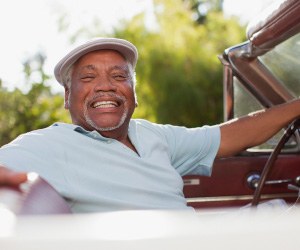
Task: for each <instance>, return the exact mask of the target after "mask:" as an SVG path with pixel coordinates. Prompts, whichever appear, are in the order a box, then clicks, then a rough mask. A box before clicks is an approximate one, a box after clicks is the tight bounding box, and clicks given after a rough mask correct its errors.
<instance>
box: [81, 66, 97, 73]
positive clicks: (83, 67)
mask: <svg viewBox="0 0 300 250" xmlns="http://www.w3.org/2000/svg"><path fill="white" fill-rule="evenodd" d="M84 69H89V70H96V66H95V65H93V64H89V65H85V66H82V67H81V68H80V69H79V70H78V71H79V72H81V71H82V70H84Z"/></svg>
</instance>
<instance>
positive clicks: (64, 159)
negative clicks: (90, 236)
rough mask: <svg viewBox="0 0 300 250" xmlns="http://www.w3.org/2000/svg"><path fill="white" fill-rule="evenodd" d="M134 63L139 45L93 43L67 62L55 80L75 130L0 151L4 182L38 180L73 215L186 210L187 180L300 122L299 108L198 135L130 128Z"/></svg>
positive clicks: (53, 130)
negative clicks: (34, 175) (30, 176)
mask: <svg viewBox="0 0 300 250" xmlns="http://www.w3.org/2000/svg"><path fill="white" fill-rule="evenodd" d="M137 58H138V52H137V49H136V47H135V46H134V45H133V44H131V43H130V42H128V41H126V40H122V39H116V38H96V39H93V40H90V41H88V42H86V43H84V44H82V45H80V46H78V47H76V48H74V49H73V50H71V51H70V52H69V53H68V54H67V55H66V56H65V57H63V58H62V59H61V60H60V61H59V63H58V64H57V65H56V67H55V70H54V72H55V77H56V79H57V81H58V82H59V83H60V84H62V85H63V87H64V89H65V108H66V109H68V110H69V112H70V115H71V118H72V124H65V123H55V124H53V125H52V126H50V127H48V128H44V129H41V130H36V131H32V132H29V133H26V134H24V135H21V136H19V137H18V138H16V139H15V140H14V141H12V142H11V143H9V144H7V145H5V146H3V147H2V148H1V149H0V165H1V166H2V167H1V168H0V183H2V185H12V186H16V185H19V184H20V183H22V182H24V181H26V173H27V172H32V171H33V172H36V173H38V174H39V175H40V176H42V177H43V178H44V179H46V180H47V181H48V182H49V183H50V184H51V185H52V186H53V187H54V188H55V189H56V190H57V191H58V192H59V193H60V194H61V195H62V196H63V197H64V198H65V199H66V200H67V201H68V203H69V205H70V207H71V209H72V211H73V212H99V211H114V210H125V209H180V210H185V209H189V207H188V206H187V205H186V201H185V198H184V195H183V182H182V178H181V176H183V175H186V174H199V175H210V173H211V170H212V165H213V161H214V159H215V158H216V157H224V156H230V155H233V154H235V153H237V152H239V151H241V150H244V149H246V148H248V147H251V146H254V145H258V144H260V143H262V142H264V141H265V140H267V139H268V138H270V137H271V136H272V135H274V134H275V133H276V132H277V131H279V130H280V129H281V128H282V127H283V126H285V125H286V124H287V123H289V122H291V121H292V120H293V119H295V118H296V117H298V116H299V114H300V105H299V100H295V101H292V102H290V103H287V104H283V105H280V106H277V107H274V108H271V109H269V110H267V111H259V112H256V113H254V114H251V115H248V116H245V117H242V118H240V119H236V120H232V121H230V122H227V123H223V124H220V125H216V126H204V127H199V128H192V129H187V128H184V127H178V126H172V125H160V124H154V123H151V122H149V121H146V120H141V119H132V118H131V117H132V114H133V112H134V109H135V107H136V106H137V99H136V94H135V66H136V62H137ZM170 94H172V93H170ZM199 112H200V111H199ZM254 127H255V129H253V128H254Z"/></svg>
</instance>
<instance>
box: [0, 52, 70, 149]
mask: <svg viewBox="0 0 300 250" xmlns="http://www.w3.org/2000/svg"><path fill="white" fill-rule="evenodd" d="M44 62H45V57H44V56H43V55H42V54H37V55H36V56H34V57H33V58H29V59H28V60H27V61H26V62H24V75H25V83H26V86H27V88H28V89H29V90H28V91H27V93H24V92H22V91H21V90H20V89H18V88H17V89H14V90H13V91H8V90H7V89H6V88H5V87H4V86H3V85H2V83H1V82H0V136H1V137H0V145H3V144H6V143H8V142H9V141H11V140H13V139H14V138H15V137H16V136H18V135H19V134H22V133H25V132H28V131H31V130H35V129H39V128H43V127H47V126H49V125H51V124H52V123H54V122H56V121H66V122H68V121H70V118H69V116H68V114H67V112H66V111H65V110H64V109H63V102H64V99H63V96H62V95H60V94H53V93H52V92H51V90H50V87H49V86H47V85H46V82H47V80H48V79H49V76H48V75H47V74H45V72H44V70H43V66H44Z"/></svg>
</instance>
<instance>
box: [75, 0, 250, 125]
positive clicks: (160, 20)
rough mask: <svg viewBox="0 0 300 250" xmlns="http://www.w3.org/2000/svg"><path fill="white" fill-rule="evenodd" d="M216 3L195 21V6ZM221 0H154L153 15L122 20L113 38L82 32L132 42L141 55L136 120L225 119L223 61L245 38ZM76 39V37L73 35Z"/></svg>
mask: <svg viewBox="0 0 300 250" xmlns="http://www.w3.org/2000/svg"><path fill="white" fill-rule="evenodd" d="M197 2H198V3H200V4H201V3H202V2H203V3H202V4H204V3H208V2H210V3H212V4H211V8H210V9H209V11H208V12H207V13H206V14H205V22H203V23H199V22H195V19H193V14H194V13H195V10H194V9H193V8H192V4H193V3H197ZM221 2H222V1H221V0H211V1H197V0H195V1H193V0H186V1H183V0H153V4H154V13H152V16H154V18H152V19H153V20H152V23H151V24H150V25H149V22H148V21H147V20H148V18H149V15H151V13H150V14H149V13H141V14H139V15H136V16H135V17H134V18H132V19H131V20H122V21H121V22H120V24H119V25H118V26H116V27H115V28H114V30H113V31H112V32H111V33H110V34H107V33H105V32H103V31H101V30H99V29H98V30H97V29H96V28H95V27H91V26H89V27H80V28H79V30H78V32H76V36H81V35H82V36H87V34H88V36H91V37H93V36H115V37H120V38H124V39H128V40H130V41H132V42H133V43H134V44H135V45H136V46H137V47H138V50H139V61H138V65H137V69H136V72H137V80H138V84H137V95H138V101H139V107H138V108H137V109H136V112H135V114H134V117H138V118H145V119H149V120H151V121H154V122H158V123H172V124H178V125H184V126H188V127H192V126H199V125H203V124H215V123H218V122H220V121H221V120H222V117H223V115H222V113H223V108H222V106H223V95H222V65H221V63H220V62H219V60H218V58H217V56H218V55H219V54H221V53H223V51H224V49H225V48H227V47H229V46H232V45H233V44H237V43H240V42H242V41H243V40H244V39H245V35H244V28H243V27H241V26H240V24H239V23H238V21H237V20H235V19H225V18H224V16H223V14H222V12H221V10H220V8H218V6H219V5H220V3H221ZM72 38H74V36H72Z"/></svg>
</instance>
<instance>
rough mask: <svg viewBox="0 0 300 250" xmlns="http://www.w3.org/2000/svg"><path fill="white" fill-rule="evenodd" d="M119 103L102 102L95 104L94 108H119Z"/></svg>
mask: <svg viewBox="0 0 300 250" xmlns="http://www.w3.org/2000/svg"><path fill="white" fill-rule="evenodd" d="M117 106H118V103H116V102H113V101H102V102H95V103H94V104H93V108H113V107H117Z"/></svg>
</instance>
